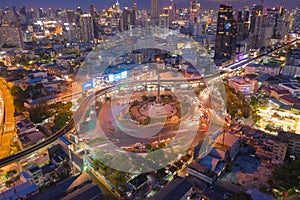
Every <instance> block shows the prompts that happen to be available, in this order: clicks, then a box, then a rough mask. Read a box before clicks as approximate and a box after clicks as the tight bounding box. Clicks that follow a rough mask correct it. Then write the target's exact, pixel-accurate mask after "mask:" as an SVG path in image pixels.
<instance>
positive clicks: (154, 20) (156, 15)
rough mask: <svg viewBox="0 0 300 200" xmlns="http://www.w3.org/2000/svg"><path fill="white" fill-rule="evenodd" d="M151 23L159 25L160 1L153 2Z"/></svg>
mask: <svg viewBox="0 0 300 200" xmlns="http://www.w3.org/2000/svg"><path fill="white" fill-rule="evenodd" d="M150 16H151V21H152V23H153V24H158V23H159V6H158V0H151V10H150Z"/></svg>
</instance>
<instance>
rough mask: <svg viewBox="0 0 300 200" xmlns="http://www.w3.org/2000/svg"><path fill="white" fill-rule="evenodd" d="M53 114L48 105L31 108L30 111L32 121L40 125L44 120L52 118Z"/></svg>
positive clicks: (43, 104) (42, 104)
mask: <svg viewBox="0 0 300 200" xmlns="http://www.w3.org/2000/svg"><path fill="white" fill-rule="evenodd" d="M51 115H52V113H51V112H50V111H49V106H48V104H47V103H41V104H40V105H38V106H37V107H35V108H31V109H30V111H29V116H30V120H31V121H32V122H33V123H35V124H39V123H42V122H43V120H44V119H47V118H48V117H50V116H51Z"/></svg>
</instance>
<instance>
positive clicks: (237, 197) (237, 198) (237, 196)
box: [231, 192, 252, 200]
mask: <svg viewBox="0 0 300 200" xmlns="http://www.w3.org/2000/svg"><path fill="white" fill-rule="evenodd" d="M241 199H243V200H252V198H251V195H250V194H247V193H245V192H236V193H234V194H233V195H232V196H231V200H241Z"/></svg>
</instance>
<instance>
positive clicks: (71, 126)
mask: <svg viewBox="0 0 300 200" xmlns="http://www.w3.org/2000/svg"><path fill="white" fill-rule="evenodd" d="M297 41H299V39H296V40H293V41H291V42H289V43H287V44H284V45H282V46H280V47H277V48H275V49H274V50H272V51H270V52H267V53H264V54H262V55H259V56H257V57H255V58H249V59H246V60H243V61H241V62H239V63H235V64H232V65H229V66H227V67H224V70H229V69H231V70H232V71H234V70H237V69H239V68H241V67H243V66H244V65H247V64H249V63H251V62H253V61H254V60H256V59H259V58H261V57H263V56H266V55H269V54H271V53H273V52H276V51H278V50H281V49H283V48H285V47H287V46H289V45H291V44H294V43H296V42H297ZM218 78H219V76H218V75H209V76H206V77H199V78H191V79H170V80H160V81H161V83H172V84H174V83H175V82H177V83H186V82H189V83H191V82H199V83H200V82H203V80H204V79H207V80H209V81H213V80H216V79H218ZM145 83H147V84H148V83H157V80H148V81H147V80H143V81H134V82H127V83H117V84H114V85H111V86H109V87H107V88H104V89H101V90H98V91H96V92H95V93H93V94H91V95H89V96H88V97H87V98H85V99H84V101H83V102H82V103H81V105H80V107H79V108H78V110H77V111H76V113H75V114H74V116H75V118H73V119H71V120H70V121H69V123H68V124H67V125H66V126H65V127H64V128H62V129H61V130H59V131H57V132H56V133H54V134H53V135H51V136H50V137H48V138H47V139H46V140H44V141H42V142H40V143H38V144H36V145H34V146H32V147H29V148H28V149H26V150H23V151H21V152H18V153H16V154H13V155H10V156H7V157H5V158H3V159H1V160H0V167H2V166H5V165H7V164H10V163H13V162H16V161H18V160H20V159H21V158H22V157H24V156H28V155H30V154H32V153H33V152H35V151H37V150H39V149H41V148H44V147H46V146H48V145H50V144H51V143H53V142H55V141H56V140H57V139H58V138H59V137H60V136H63V135H65V134H66V133H69V132H71V131H72V130H74V129H75V127H76V122H79V121H80V118H81V116H83V114H84V112H85V111H86V110H87V108H88V107H89V106H90V104H91V102H92V101H93V100H95V97H96V96H99V95H103V94H105V93H107V92H110V91H111V90H114V89H115V88H116V87H121V86H126V85H135V84H139V85H144V84H145Z"/></svg>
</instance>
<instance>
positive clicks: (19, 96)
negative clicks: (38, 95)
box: [10, 86, 29, 111]
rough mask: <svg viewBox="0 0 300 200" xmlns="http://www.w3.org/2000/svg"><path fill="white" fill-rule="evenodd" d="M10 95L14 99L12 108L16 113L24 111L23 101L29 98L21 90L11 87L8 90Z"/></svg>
mask: <svg viewBox="0 0 300 200" xmlns="http://www.w3.org/2000/svg"><path fill="white" fill-rule="evenodd" d="M10 93H11V94H12V96H13V99H14V106H15V109H16V110H17V111H23V110H24V101H25V99H27V98H28V97H29V95H28V93H26V92H25V91H24V90H22V89H21V88H20V87H18V86H13V87H11V88H10Z"/></svg>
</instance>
